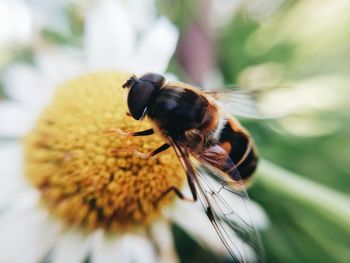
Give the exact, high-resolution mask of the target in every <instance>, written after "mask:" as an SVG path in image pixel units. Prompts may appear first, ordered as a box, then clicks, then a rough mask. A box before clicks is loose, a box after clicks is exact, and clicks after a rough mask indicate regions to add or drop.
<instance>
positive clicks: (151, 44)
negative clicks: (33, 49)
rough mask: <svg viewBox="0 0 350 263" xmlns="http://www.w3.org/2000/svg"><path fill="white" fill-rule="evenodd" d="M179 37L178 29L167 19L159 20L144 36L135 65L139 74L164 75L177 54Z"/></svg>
mask: <svg viewBox="0 0 350 263" xmlns="http://www.w3.org/2000/svg"><path fill="white" fill-rule="evenodd" d="M178 37H179V32H178V30H177V29H176V27H175V26H173V25H172V24H171V23H170V22H169V20H168V19H166V18H165V17H161V18H159V19H158V20H157V21H156V22H155V24H154V25H153V26H152V28H151V29H150V30H149V31H148V32H146V33H145V34H144V37H143V39H142V40H141V41H140V44H139V48H138V50H137V52H136V53H135V56H134V59H133V63H134V65H135V66H134V68H135V69H136V70H137V73H144V72H158V73H164V72H165V70H166V69H167V67H168V63H169V61H170V58H171V56H172V55H173V54H174V52H175V48H176V44H177V40H178ZM134 71H135V70H134Z"/></svg>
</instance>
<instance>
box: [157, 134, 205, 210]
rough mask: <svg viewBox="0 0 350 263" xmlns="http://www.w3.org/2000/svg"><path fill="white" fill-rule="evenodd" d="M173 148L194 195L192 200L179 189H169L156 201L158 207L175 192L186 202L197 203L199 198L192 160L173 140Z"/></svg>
mask: <svg viewBox="0 0 350 263" xmlns="http://www.w3.org/2000/svg"><path fill="white" fill-rule="evenodd" d="M171 142H172V144H173V146H174V150H175V153H176V155H177V157H178V158H179V161H180V163H181V165H182V167H183V168H184V170H185V172H186V176H187V183H188V185H189V187H190V190H191V193H192V198H190V197H186V196H185V195H184V194H183V193H182V192H181V191H180V190H179V189H178V188H176V187H174V186H171V187H169V189H168V190H166V191H165V192H164V193H163V194H161V195H160V196H159V197H158V198H157V199H156V201H155V202H154V205H155V206H156V205H157V204H158V203H159V202H160V201H161V200H162V199H163V198H164V197H165V196H166V195H167V194H169V193H170V192H172V191H173V192H175V194H176V195H177V196H178V197H179V198H180V199H182V200H185V201H190V202H196V201H197V199H198V197H197V189H196V187H195V183H194V178H195V170H194V168H193V166H192V164H191V160H190V158H189V156H188V153H187V152H186V154H185V153H184V151H183V150H182V149H181V148H180V147H178V146H177V145H176V144H174V142H173V141H172V140H171Z"/></svg>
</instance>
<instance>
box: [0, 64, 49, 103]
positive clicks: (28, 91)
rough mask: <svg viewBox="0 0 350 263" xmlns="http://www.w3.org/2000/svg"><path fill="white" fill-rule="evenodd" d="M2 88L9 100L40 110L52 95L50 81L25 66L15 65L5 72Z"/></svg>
mask: <svg viewBox="0 0 350 263" xmlns="http://www.w3.org/2000/svg"><path fill="white" fill-rule="evenodd" d="M4 87H5V92H6V93H7V94H8V95H9V96H10V97H11V98H13V99H14V100H16V101H19V102H21V103H24V104H25V105H27V106H30V107H33V108H34V107H35V108H42V107H43V106H44V105H46V104H47V103H48V102H49V101H50V99H51V96H52V94H53V87H52V83H50V80H49V79H48V78H46V76H45V75H44V74H42V73H41V72H39V71H38V70H37V69H35V68H34V67H32V66H29V65H25V64H15V65H13V66H10V67H9V68H7V69H6V70H5V72H4Z"/></svg>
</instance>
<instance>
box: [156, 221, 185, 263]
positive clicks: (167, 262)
mask: <svg viewBox="0 0 350 263" xmlns="http://www.w3.org/2000/svg"><path fill="white" fill-rule="evenodd" d="M151 234H152V237H153V239H154V242H155V243H156V244H157V248H158V253H159V259H158V262H159V263H177V262H179V259H178V257H177V254H176V251H175V245H174V239H173V234H172V232H171V229H170V226H169V223H168V222H165V221H160V222H155V223H153V224H152V227H151Z"/></svg>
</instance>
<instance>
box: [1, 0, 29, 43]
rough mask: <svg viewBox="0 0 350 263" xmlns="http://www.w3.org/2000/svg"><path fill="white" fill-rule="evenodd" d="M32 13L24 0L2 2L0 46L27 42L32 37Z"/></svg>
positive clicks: (5, 0) (4, 0)
mask: <svg viewBox="0 0 350 263" xmlns="http://www.w3.org/2000/svg"><path fill="white" fill-rule="evenodd" d="M32 19H33V18H32V14H31V12H30V7H29V5H28V4H27V3H25V2H24V1H17V0H3V1H1V2H0V25H1V27H0V47H3V46H7V45H13V44H27V43H29V42H30V41H31V39H32V26H33V25H32V22H33V21H32Z"/></svg>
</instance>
